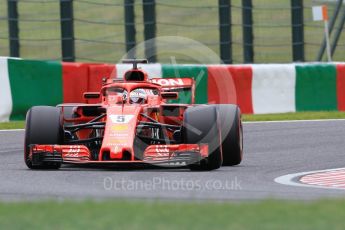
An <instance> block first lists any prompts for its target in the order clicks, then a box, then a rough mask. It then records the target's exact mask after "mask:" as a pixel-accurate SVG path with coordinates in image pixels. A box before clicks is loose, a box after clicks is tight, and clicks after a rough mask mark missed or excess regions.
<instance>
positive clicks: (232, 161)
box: [216, 104, 243, 166]
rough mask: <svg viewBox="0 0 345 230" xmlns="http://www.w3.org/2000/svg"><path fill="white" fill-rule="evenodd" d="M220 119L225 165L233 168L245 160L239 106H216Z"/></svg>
mask: <svg viewBox="0 0 345 230" xmlns="http://www.w3.org/2000/svg"><path fill="white" fill-rule="evenodd" d="M216 107H217V109H218V113H219V118H220V127H221V136H222V145H221V146H222V153H223V165H224V166H233V165H238V164H240V163H241V161H242V158H243V129H242V122H241V111H240V109H239V107H238V106H237V105H230V104H229V105H226V104H220V105H216Z"/></svg>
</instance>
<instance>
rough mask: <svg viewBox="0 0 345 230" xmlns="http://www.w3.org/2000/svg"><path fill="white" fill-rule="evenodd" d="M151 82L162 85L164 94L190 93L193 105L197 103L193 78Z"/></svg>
mask: <svg viewBox="0 0 345 230" xmlns="http://www.w3.org/2000/svg"><path fill="white" fill-rule="evenodd" d="M150 81H151V82H152V83H155V84H157V85H160V86H161V87H162V90H163V91H164V92H184V93H186V94H187V93H188V94H190V96H191V103H192V104H194V103H195V81H194V79H193V78H152V79H150ZM188 91H189V92H190V93H189V92H188Z"/></svg>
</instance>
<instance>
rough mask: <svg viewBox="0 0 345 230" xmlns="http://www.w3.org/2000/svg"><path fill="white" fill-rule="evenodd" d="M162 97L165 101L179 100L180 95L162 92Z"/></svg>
mask: <svg viewBox="0 0 345 230" xmlns="http://www.w3.org/2000/svg"><path fill="white" fill-rule="evenodd" d="M161 96H162V98H163V99H166V100H176V99H178V93H177V92H162V93H161Z"/></svg>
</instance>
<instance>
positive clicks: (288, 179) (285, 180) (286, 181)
mask: <svg viewBox="0 0 345 230" xmlns="http://www.w3.org/2000/svg"><path fill="white" fill-rule="evenodd" d="M336 170H345V168H335V169H325V170H317V171H309V172H301V173H293V174H287V175H284V176H280V177H277V178H275V179H274V182H276V183H278V184H283V185H290V186H298V187H309V188H323V189H336V190H345V188H336V187H326V186H320V185H310V184H303V183H302V182H300V183H299V182H296V181H294V179H296V178H297V177H302V176H306V175H308V174H314V173H322V172H329V171H336Z"/></svg>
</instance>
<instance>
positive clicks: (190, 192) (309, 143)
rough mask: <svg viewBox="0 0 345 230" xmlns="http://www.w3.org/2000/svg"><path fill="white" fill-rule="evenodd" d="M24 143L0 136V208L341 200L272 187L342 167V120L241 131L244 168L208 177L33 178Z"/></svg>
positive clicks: (17, 135) (146, 173)
mask: <svg viewBox="0 0 345 230" xmlns="http://www.w3.org/2000/svg"><path fill="white" fill-rule="evenodd" d="M23 136H24V132H23V131H1V132H0V200H7V201H8V200H10V201H11V200H40V199H85V198H86V199H104V198H138V199H141V198H147V199H157V198H158V199H167V200H174V199H182V200H191V199H200V200H204V199H206V200H208V199H210V200H258V199H267V198H278V199H297V200H311V199H318V198H333V197H345V190H333V189H320V188H308V187H296V186H288V185H282V184H278V183H276V182H274V179H275V178H276V177H279V176H282V175H285V174H291V173H298V172H305V171H314V170H323V169H329V168H341V167H345V121H344V120H339V121H301V122H273V123H246V124H244V147H245V156H244V160H243V162H242V164H241V165H240V166H236V167H222V168H221V169H219V170H215V171H211V172H191V171H189V170H188V169H152V168H148V169H147V168H144V169H142V168H136V169H126V168H112V169H97V168H79V167H75V166H64V167H63V168H62V169H60V170H58V171H32V170H28V169H27V168H26V166H25V164H24V162H23Z"/></svg>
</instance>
